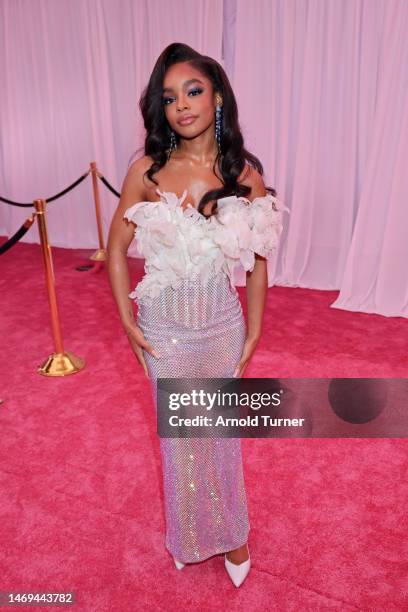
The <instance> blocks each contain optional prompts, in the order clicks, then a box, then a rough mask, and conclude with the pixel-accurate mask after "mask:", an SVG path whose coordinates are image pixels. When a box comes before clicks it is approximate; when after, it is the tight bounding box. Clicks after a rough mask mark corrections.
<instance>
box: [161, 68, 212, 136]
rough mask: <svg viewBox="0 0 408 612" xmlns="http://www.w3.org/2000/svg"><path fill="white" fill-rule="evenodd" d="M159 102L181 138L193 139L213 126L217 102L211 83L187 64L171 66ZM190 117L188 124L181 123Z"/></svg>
mask: <svg viewBox="0 0 408 612" xmlns="http://www.w3.org/2000/svg"><path fill="white" fill-rule="evenodd" d="M162 101H163V106H164V113H165V115H166V118H167V121H168V122H169V124H170V127H171V129H172V130H173V131H175V132H177V133H178V134H180V136H181V137H182V138H195V137H196V136H198V135H199V134H201V133H202V132H204V131H205V130H206V129H208V128H209V126H211V125H212V124H213V123H214V113H215V104H216V102H215V94H214V92H213V87H212V83H211V81H210V80H209V79H208V78H206V77H205V76H204V75H203V74H202V73H201V72H199V71H198V70H197V69H196V68H193V67H192V66H191V65H190V64H189V63H188V62H179V63H177V64H173V65H172V66H170V68H169V69H168V70H167V72H166V74H165V77H164V81H163V94H162ZM191 115H192V116H193V120H192V121H191V122H189V123H185V124H183V123H180V121H181V120H182V119H183V118H185V117H189V116H191Z"/></svg>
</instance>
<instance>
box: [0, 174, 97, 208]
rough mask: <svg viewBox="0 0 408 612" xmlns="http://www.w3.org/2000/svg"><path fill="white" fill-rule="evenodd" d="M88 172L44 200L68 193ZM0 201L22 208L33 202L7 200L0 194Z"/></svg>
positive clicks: (47, 200)
mask: <svg viewBox="0 0 408 612" xmlns="http://www.w3.org/2000/svg"><path fill="white" fill-rule="evenodd" d="M88 174H89V171H88V172H86V173H85V174H83V175H82V176H80V177H79V179H77V180H76V181H75V182H74V183H72V185H69V187H66V189H63V191H60V192H59V193H57V194H56V195H53V196H52V197H51V198H47V199H46V200H45V201H46V202H52V201H53V200H56V199H57V198H60V197H61V196H63V195H65V194H66V193H68V191H71V189H74V187H76V186H77V185H79V183H82V181H83V180H84V179H86V177H87V176H88ZM0 202H4V203H5V204H10V205H11V206H20V207H22V208H28V207H30V206H34V204H33V202H31V203H30V204H26V203H23V202H13V200H8V199H7V198H2V197H1V196H0Z"/></svg>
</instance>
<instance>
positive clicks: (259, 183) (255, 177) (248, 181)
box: [238, 163, 267, 200]
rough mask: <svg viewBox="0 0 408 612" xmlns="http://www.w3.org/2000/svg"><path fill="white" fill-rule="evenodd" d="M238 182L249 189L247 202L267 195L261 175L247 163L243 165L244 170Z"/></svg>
mask: <svg viewBox="0 0 408 612" xmlns="http://www.w3.org/2000/svg"><path fill="white" fill-rule="evenodd" d="M238 182H239V183H241V184H242V185H246V186H248V187H250V188H251V193H250V194H249V196H248V199H249V200H253V199H254V198H260V197H263V196H265V195H267V194H266V189H265V182H264V180H263V178H262V175H261V174H259V172H258V170H257V169H256V168H254V167H253V166H251V165H250V164H248V163H245V168H244V170H243V171H242V173H241V175H240V176H239V178H238Z"/></svg>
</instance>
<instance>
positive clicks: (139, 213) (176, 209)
mask: <svg viewBox="0 0 408 612" xmlns="http://www.w3.org/2000/svg"><path fill="white" fill-rule="evenodd" d="M156 193H157V194H158V195H160V200H158V201H155V202H150V201H146V202H136V203H135V204H133V206H131V207H130V208H128V209H127V210H126V211H125V214H124V218H125V219H127V220H128V221H132V222H133V223H134V224H135V225H136V229H135V239H136V242H137V246H138V250H139V252H140V254H141V255H142V256H143V257H144V258H145V268H144V269H145V275H144V276H143V278H142V280H141V281H140V282H139V283H138V285H137V286H136V288H135V290H134V291H132V293H130V294H129V297H130V298H132V299H135V300H136V301H140V300H141V299H142V298H143V299H149V298H154V297H156V296H157V295H159V293H160V291H161V290H162V289H164V288H165V287H169V286H171V287H173V289H177V288H178V287H179V286H180V285H181V283H182V282H183V280H184V279H186V278H193V277H197V276H198V277H200V278H201V280H202V283H203V285H205V283H206V282H207V281H208V279H209V277H210V276H211V275H212V274H214V273H218V272H219V271H220V270H224V271H225V272H226V273H227V274H228V276H229V278H230V279H232V272H233V269H234V267H235V266H237V265H240V264H242V265H243V267H244V269H245V270H247V271H248V270H252V269H253V267H254V264H255V253H258V254H259V255H261V256H263V257H268V256H270V255H271V254H272V253H273V252H274V251H275V250H276V248H277V246H278V242H279V236H280V234H281V232H282V229H283V224H282V213H283V211H287V212H289V209H288V208H287V207H286V206H284V205H282V204H281V202H280V201H279V200H278V199H277V198H276V197H274V196H272V195H270V194H268V195H266V196H263V197H257V198H255V199H254V200H253V201H252V202H250V201H249V200H248V199H246V198H243V197H237V196H235V195H234V196H227V197H224V198H220V199H219V200H217V207H218V208H217V212H216V214H215V215H212V216H211V217H209V218H207V217H205V216H204V215H202V214H201V213H199V212H198V210H197V209H196V208H195V207H194V206H193V205H192V204H187V207H185V208H184V207H183V206H182V203H183V201H184V199H185V197H186V195H187V190H184V192H183V195H182V196H181V198H179V197H178V196H177V195H176V194H175V193H173V192H167V191H165V192H162V191H160V190H159V189H156ZM231 282H232V280H231Z"/></svg>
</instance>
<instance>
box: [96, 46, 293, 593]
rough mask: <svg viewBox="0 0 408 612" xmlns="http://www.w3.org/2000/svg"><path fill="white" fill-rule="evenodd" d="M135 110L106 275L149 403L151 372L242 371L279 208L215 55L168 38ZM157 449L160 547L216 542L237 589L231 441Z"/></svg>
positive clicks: (240, 572) (244, 523) (203, 552)
mask: <svg viewBox="0 0 408 612" xmlns="http://www.w3.org/2000/svg"><path fill="white" fill-rule="evenodd" d="M140 109H141V112H142V115H143V119H144V125H145V128H146V139H145V146H144V153H145V154H144V156H142V157H140V158H139V159H137V160H136V161H135V162H133V163H132V164H131V165H130V167H129V169H128V172H127V176H126V178H125V180H124V183H123V187H122V193H121V198H120V202H119V205H118V208H117V210H116V212H115V214H114V217H113V220H112V224H111V228H110V232H109V240H108V254H109V258H108V272H109V278H110V283H111V287H112V292H113V295H114V298H115V300H116V303H117V306H118V310H119V313H120V318H121V321H122V324H123V327H124V330H125V332H126V334H127V335H128V338H129V341H130V344H131V346H132V348H133V350H134V352H135V354H136V357H137V358H138V360H139V362H140V364H141V366H142V368H143V370H144V372H145V374H146V376H147V377H148V378H149V379H150V382H151V390H152V393H153V397H154V399H155V402H156V399H157V388H156V382H157V381H156V379H157V378H158V377H171V378H183V377H186V378H196V377H197V378H198V377H202V378H208V377H216V378H228V377H233V376H237V377H240V376H242V375H243V373H244V371H245V369H246V367H247V365H248V362H249V359H250V358H251V356H252V354H253V352H254V350H255V347H256V345H257V342H258V340H259V338H260V335H261V329H262V317H263V311H264V304H265V296H266V291H267V286H268V282H267V280H268V279H267V268H266V257H267V256H268V255H270V254H271V253H272V252H273V251H274V250H275V249H276V245H277V242H278V237H279V234H280V232H281V229H282V225H281V215H282V210H287V209H286V207H282V206H280V208H277V205H278V204H279V203H278V200H277V199H276V198H275V197H274V196H275V195H276V192H275V190H274V189H270V188H268V190H269V191H270V192H271V193H272V195H270V194H267V193H266V188H265V185H264V182H263V179H262V174H263V168H262V165H261V163H260V161H259V160H258V159H257V158H256V157H255V156H254V155H252V154H251V153H249V152H248V151H246V149H245V148H244V145H243V138H242V135H241V132H240V128H239V124H238V113H237V105H236V101H235V97H234V93H233V91H232V89H231V86H230V83H229V81H228V78H227V76H226V74H225V72H224V70H223V68H222V67H221V66H220V65H219V64H218V63H217V62H216V61H214V60H213V59H211V58H209V57H207V56H203V55H201V54H199V53H197V52H196V51H194V50H193V49H192V48H191V47H189V46H187V45H185V44H181V43H173V44H171V45H169V46H168V47H167V48H166V49H165V50H164V51H163V52H162V54H161V55H160V57H159V58H158V60H157V62H156V64H155V66H154V69H153V72H152V74H151V77H150V80H149V83H148V85H147V87H146V89H145V90H144V92H143V94H142V97H141V99H140ZM248 162H249V163H248ZM179 194H181V195H179ZM134 236H135V237H136V240H137V244H138V249H139V251H140V252H141V254H142V255H143V256H144V258H145V272H146V273H145V275H144V277H143V279H142V280H141V281H140V283H139V284H138V286H137V287H136V289H135V291H133V292H132V293H129V290H130V284H129V273H128V268H127V262H126V255H127V251H128V248H129V245H130V243H131V241H132V239H133V238H134ZM239 264H241V265H243V266H244V268H245V270H246V271H247V279H246V291H247V311H248V322H247V325H246V323H245V320H244V317H243V312H242V308H241V304H240V301H239V297H238V292H237V290H236V288H235V287H234V285H233V282H232V271H233V269H234V266H235V265H239ZM129 297H130V298H133V299H134V300H135V301H136V302H137V305H138V311H137V321H135V319H134V314H133V307H132V304H131V302H130V300H129ZM160 448H161V456H162V465H163V484H164V501H165V516H166V547H167V549H168V550H169V551H170V553H171V554H172V555H173V558H174V562H175V564H176V567H177V568H178V569H181V568H182V567H184V565H185V564H186V563H194V562H198V561H202V560H204V559H208V558H209V557H211V556H213V555H216V554H221V553H224V563H225V567H226V569H227V572H228V574H229V576H230V577H231V579H232V581H233V583H234V584H235V585H236V586H239V585H240V584H241V583H242V582H243V580H244V579H245V577H246V576H247V574H248V572H249V569H250V555H249V550H248V544H247V539H248V532H249V521H248V512H247V500H246V492H245V485H244V478H243V470H242V456H241V441H240V439H239V438H224V439H222V438H215V439H214V438H160Z"/></svg>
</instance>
